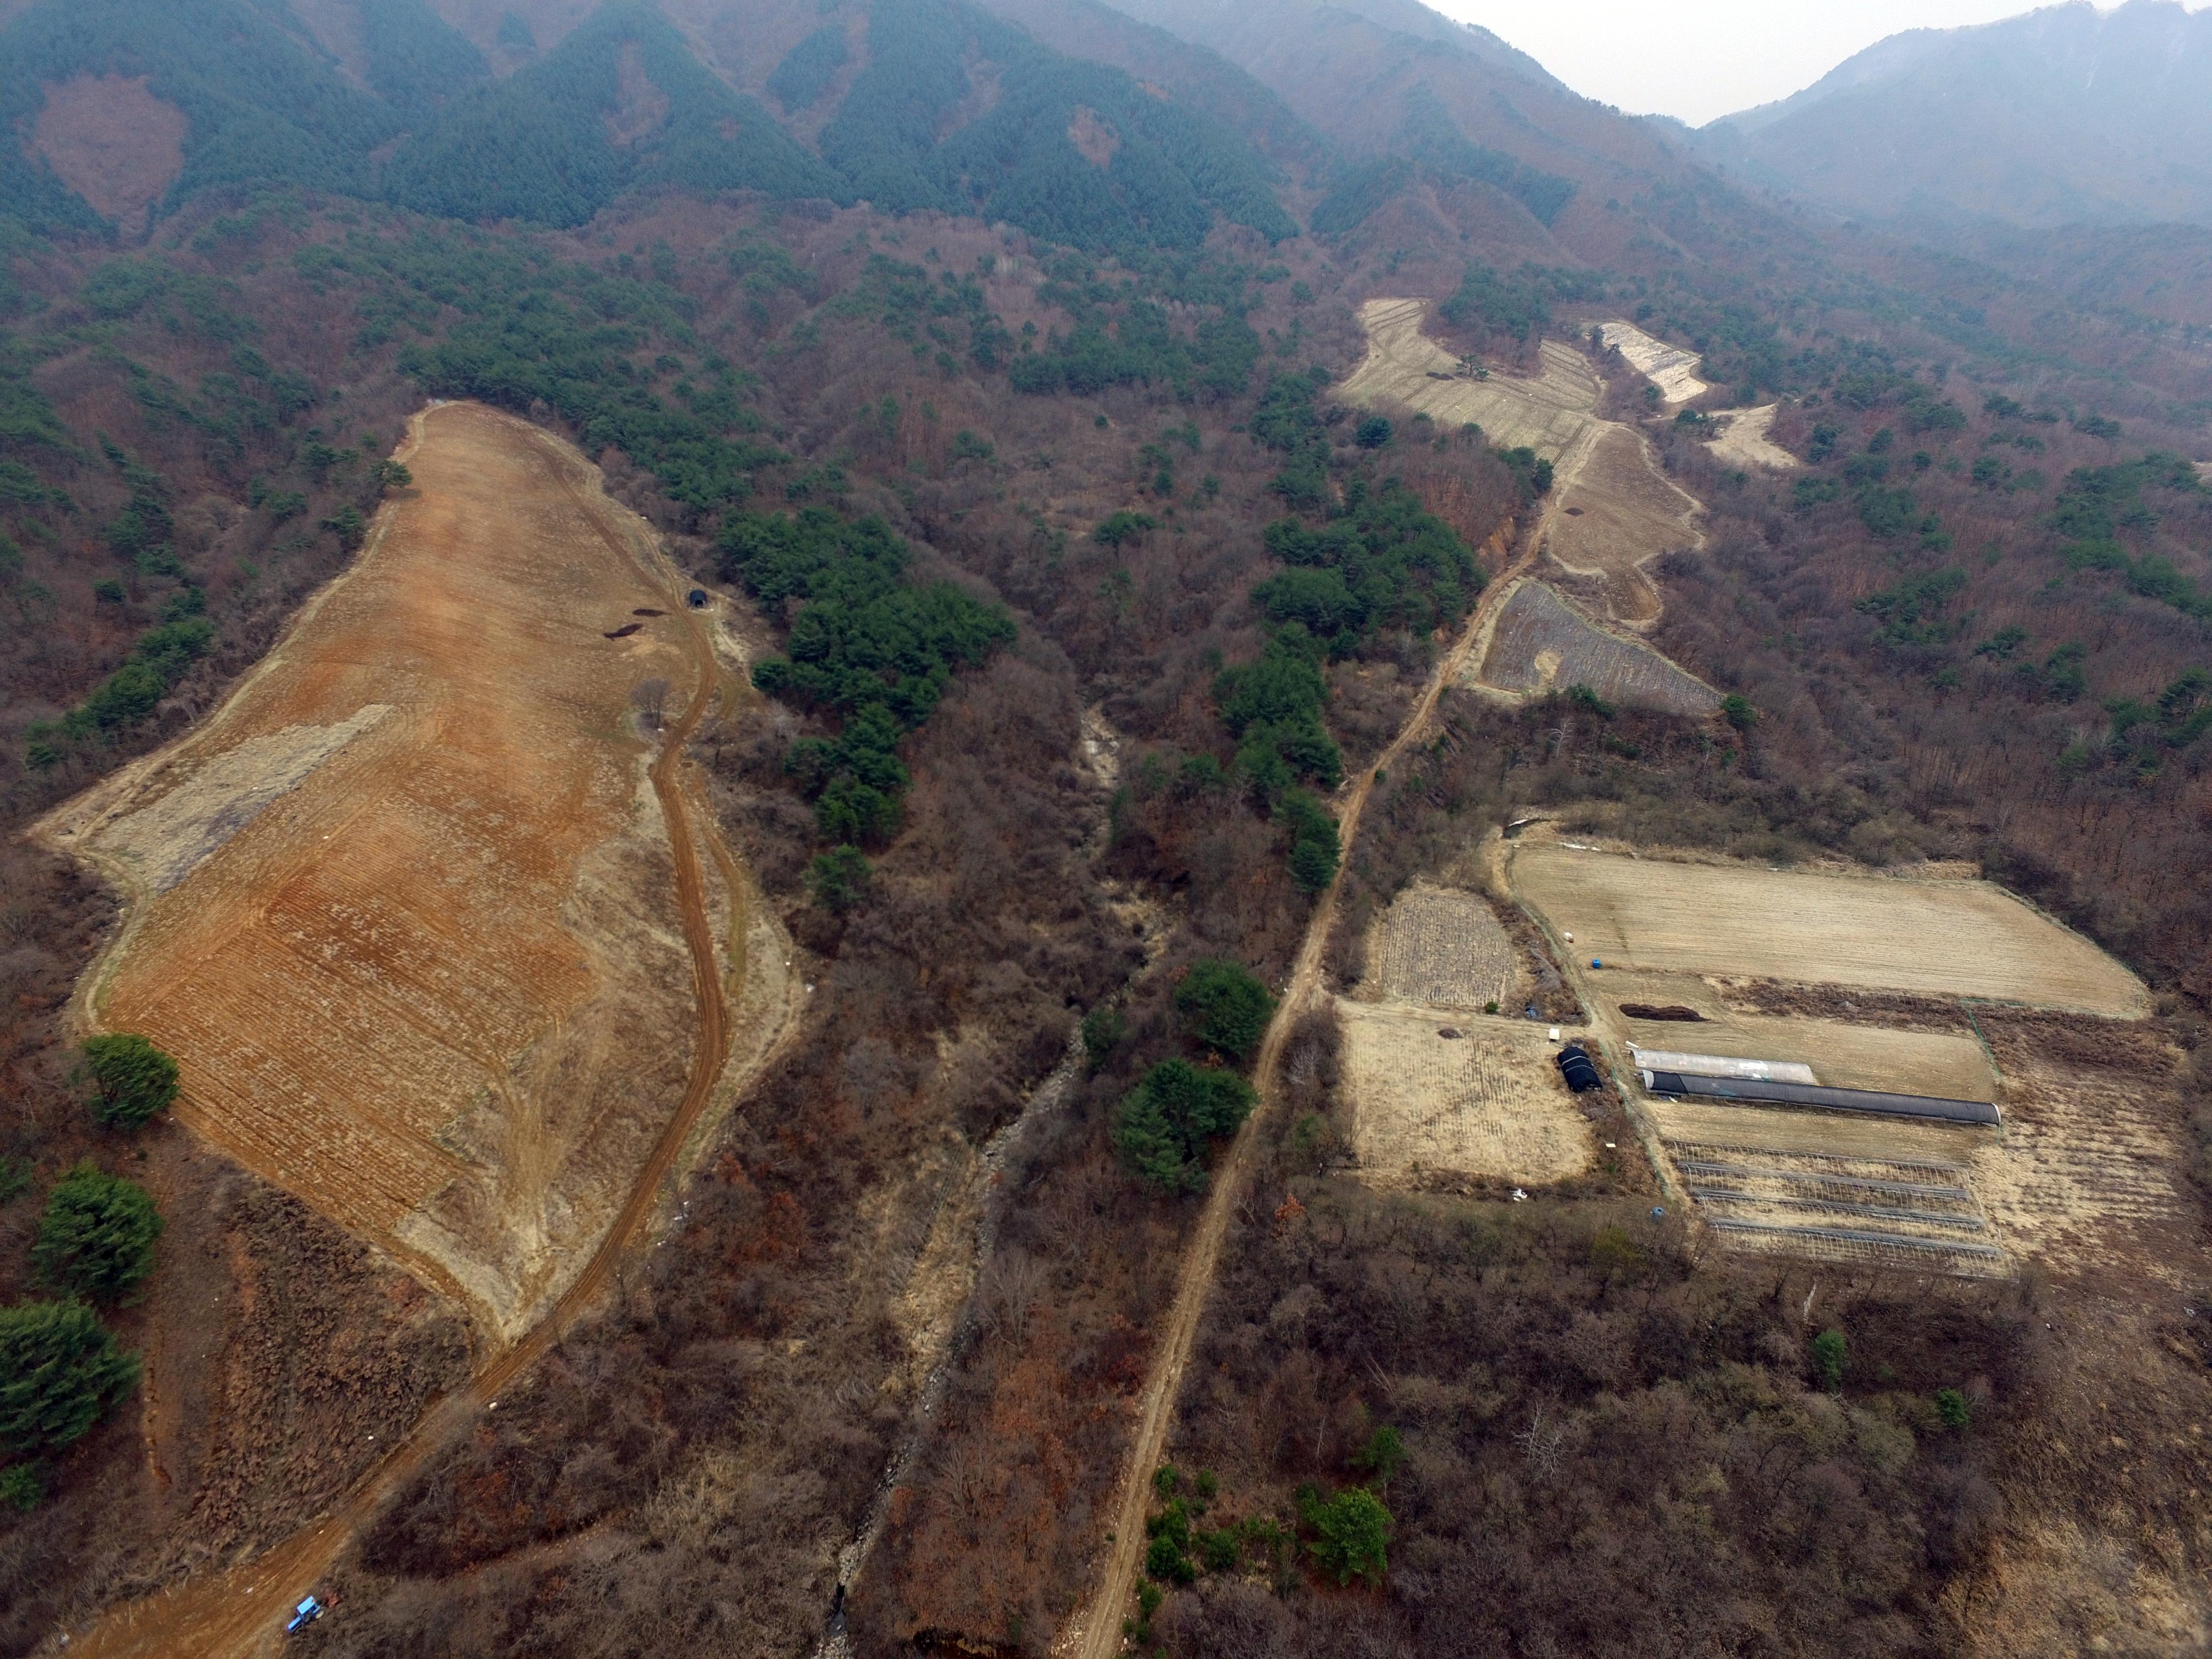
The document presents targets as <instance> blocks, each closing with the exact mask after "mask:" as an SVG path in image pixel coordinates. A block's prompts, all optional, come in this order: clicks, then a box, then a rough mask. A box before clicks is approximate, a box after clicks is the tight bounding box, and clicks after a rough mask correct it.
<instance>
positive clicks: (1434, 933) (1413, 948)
mask: <svg viewBox="0 0 2212 1659" xmlns="http://www.w3.org/2000/svg"><path fill="white" fill-rule="evenodd" d="M1367 961H1368V968H1369V971H1368V975H1367V978H1366V979H1365V980H1364V981H1362V984H1361V988H1362V989H1363V990H1368V989H1370V987H1371V989H1372V992H1373V994H1374V997H1375V998H1376V999H1378V1000H1382V999H1388V1000H1402V1001H1407V1002H1419V1003H1425V1004H1428V1005H1429V1006H1431V1007H1437V1008H1480V1007H1481V1006H1484V1005H1485V1004H1486V1003H1491V1002H1495V1003H1497V1004H1498V1006H1500V1007H1502V1008H1505V1009H1508V1010H1511V1009H1515V1008H1518V1007H1519V1006H1521V999H1522V994H1523V993H1524V992H1525V990H1526V988H1527V987H1528V964H1527V963H1526V962H1525V961H1524V959H1523V958H1522V954H1521V952H1520V951H1518V950H1517V949H1516V948H1515V946H1514V944H1513V941H1512V939H1510V938H1509V937H1507V935H1506V932H1505V929H1504V927H1503V926H1501V925H1500V924H1499V922H1498V916H1497V913H1496V912H1494V911H1493V910H1492V908H1490V902H1489V901H1488V900H1487V899H1486V898H1484V897H1483V896H1481V895H1480V894H1479V893H1469V892H1463V891H1460V890H1455V889H1451V888H1443V887H1415V888H1411V889H1409V890H1407V891H1406V892H1404V893H1401V894H1400V895H1399V896H1398V897H1397V898H1396V899H1395V900H1393V901H1392V902H1391V905H1390V908H1389V909H1388V910H1386V911H1384V912H1383V915H1380V916H1378V917H1376V920H1375V922H1374V925H1373V928H1372V931H1371V933H1370V939H1369V941H1368V945H1367Z"/></svg>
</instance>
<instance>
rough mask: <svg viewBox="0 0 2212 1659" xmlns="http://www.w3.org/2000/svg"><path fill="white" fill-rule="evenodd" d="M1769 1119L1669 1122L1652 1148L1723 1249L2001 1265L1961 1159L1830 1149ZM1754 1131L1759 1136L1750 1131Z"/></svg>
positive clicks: (1947, 1269)
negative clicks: (1760, 1122)
mask: <svg viewBox="0 0 2212 1659" xmlns="http://www.w3.org/2000/svg"><path fill="white" fill-rule="evenodd" d="M1675 1127H1676V1131H1677V1132H1676V1133H1674V1134H1670V1135H1668V1137H1667V1138H1666V1139H1665V1140H1664V1142H1663V1145H1664V1146H1665V1148H1666V1152H1667V1156H1668V1158H1669V1159H1670V1160H1671V1161H1672V1162H1673V1164H1674V1170H1675V1173H1676V1174H1677V1175H1678V1176H1680V1179H1681V1182H1682V1184H1683V1187H1684V1188H1686V1190H1687V1192H1688V1193H1689V1194H1690V1196H1691V1198H1692V1200H1694V1201H1695V1202H1696V1203H1697V1204H1698V1205H1699V1207H1700V1208H1701V1209H1702V1210H1703V1211H1704V1212H1705V1220H1706V1223H1707V1225H1710V1226H1711V1228H1712V1229H1713V1231H1714V1233H1715V1234H1716V1235H1717V1237H1718V1238H1719V1240H1720V1242H1721V1243H1722V1244H1723V1246H1724V1247H1725V1248H1728V1249H1737V1250H1753V1251H1761V1252H1779V1253H1784V1254H1788V1255H1799V1256H1805V1257H1808V1258H1810V1259H1812V1260H1814V1261H1836V1262H1842V1263H1855V1264H1863V1265H1871V1266H1885V1267H1904V1268H1907V1269H1911V1270H1914V1271H1917V1272H1922V1273H1927V1272H1936V1273H1962V1274H1967V1275H1982V1274H1990V1273H2002V1272H2003V1271H2005V1270H2006V1268H2007V1267H2008V1259H2007V1257H2006V1254H2005V1251H2004V1249H2003V1248H2002V1246H2001V1245H2000V1244H1999V1243H1997V1234H1996V1230H1995V1229H1993V1228H1992V1227H1991V1226H1990V1223H1989V1220H1988V1219H1987V1218H1986V1217H1985V1216H1984V1214H1983V1212H1982V1207H1981V1205H1980V1204H1979V1203H1978V1201H1977V1200H1976V1199H1975V1196H1974V1194H1973V1191H1972V1188H1971V1187H1970V1185H1969V1184H1968V1182H1969V1170H1968V1167H1967V1165H1966V1164H1963V1163H1960V1162H1957V1161H1955V1160H1953V1159H1950V1158H1933V1157H1925V1156H1915V1155H1913V1154H1912V1153H1911V1152H1902V1151H1899V1150H1897V1149H1895V1148H1894V1147H1892V1146H1869V1147H1866V1148H1864V1149H1856V1148H1853V1149H1847V1150H1830V1149H1827V1148H1826V1147H1822V1146H1819V1145H1817V1144H1809V1145H1808V1144H1807V1143H1808V1141H1810V1142H1814V1143H1817V1141H1818V1139H1819V1136H1818V1130H1819V1127H1820V1126H1819V1125H1817V1124H1815V1125H1814V1126H1812V1127H1813V1128H1814V1134H1813V1135H1810V1136H1807V1135H1803V1134H1797V1133H1791V1132H1790V1130H1791V1128H1802V1127H1805V1126H1802V1125H1794V1126H1790V1127H1777V1126H1747V1125H1744V1124H1742V1123H1741V1122H1735V1121H1722V1122H1719V1123H1717V1124H1714V1125H1712V1126H1711V1133H1709V1134H1706V1135H1699V1134H1698V1133H1695V1130H1694V1129H1693V1128H1692V1127H1691V1126H1688V1125H1680V1124H1678V1125H1676V1126H1675ZM1762 1128H1763V1129H1764V1133H1762Z"/></svg>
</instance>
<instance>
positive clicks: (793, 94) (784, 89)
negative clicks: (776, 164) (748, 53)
mask: <svg viewBox="0 0 2212 1659" xmlns="http://www.w3.org/2000/svg"><path fill="white" fill-rule="evenodd" d="M852 55H853V49H852V43H851V42H850V41H848V40H846V38H845V31H844V30H843V29H842V27H839V26H838V25H836V24H835V23H831V24H829V25H826V26H825V27H822V28H818V29H817V30H815V31H814V33H811V34H810V35H808V36H807V37H806V38H805V40H801V41H800V42H799V44H798V45H797V46H793V48H792V49H791V52H790V53H789V55H788V56H787V57H786V58H784V60H783V61H782V62H781V64H777V65H776V66H775V73H774V74H773V75H771V76H769V77H768V89H769V91H770V92H771V93H773V94H775V100H776V102H778V103H780V104H781V105H782V106H784V108H785V109H786V110H787V111H788V112H790V113H792V114H793V115H796V114H798V113H799V112H800V111H801V110H809V109H812V108H813V107H814V106H815V105H817V104H818V103H820V102H821V101H822V94H824V93H826V92H828V91H829V87H830V83H831V82H834V81H835V80H836V78H837V71H838V70H841V69H842V68H844V67H845V64H846V63H847V61H848V59H849V58H851V57H852Z"/></svg>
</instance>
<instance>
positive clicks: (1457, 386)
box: [1344, 300, 1598, 461]
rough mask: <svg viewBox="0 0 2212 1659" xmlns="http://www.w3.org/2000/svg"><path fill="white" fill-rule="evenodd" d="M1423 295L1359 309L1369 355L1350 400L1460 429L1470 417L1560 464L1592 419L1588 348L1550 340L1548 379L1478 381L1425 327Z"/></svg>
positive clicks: (1502, 440) (1498, 440)
mask: <svg viewBox="0 0 2212 1659" xmlns="http://www.w3.org/2000/svg"><path fill="white" fill-rule="evenodd" d="M1428 308H1429V307H1428V301H1425V300H1370V301H1368V302H1367V303H1366V304H1365V305H1364V306H1362V307H1360V308H1359V321H1360V325H1361V326H1362V327H1364V329H1365V330H1366V331H1367V358H1366V361H1365V362H1363V363H1361V364H1360V365H1359V367H1358V369H1357V370H1356V371H1354V372H1353V374H1352V378H1351V379H1350V380H1346V382H1345V383H1344V397H1345V399H1346V401H1347V402H1349V403H1354V404H1389V405H1392V406H1394V407H1399V408H1403V409H1409V410H1419V412H1421V413H1423V414H1425V415H1427V416H1429V417H1430V418H1431V419H1432V420H1434V421H1435V422H1437V424H1438V425H1439V426H1442V427H1443V428H1447V429H1454V428H1458V427H1460V426H1462V425H1463V424H1464V423H1465V422H1468V421H1473V422H1474V423H1475V424H1476V425H1478V426H1480V428H1482V431H1483V435H1484V436H1485V437H1486V438H1488V439H1489V440H1490V441H1491V442H1492V443H1494V444H1498V445H1502V446H1504V447H1507V448H1511V447H1515V446H1516V445H1521V444H1526V445H1527V446H1528V447H1530V448H1531V449H1534V451H1535V452H1536V453H1538V454H1539V455H1541V456H1543V457H1545V458H1546V459H1548V460H1553V461H1558V460H1559V459H1561V458H1562V457H1564V456H1565V454H1566V453H1567V451H1568V450H1569V449H1570V448H1571V447H1573V445H1574V444H1575V442H1576V441H1577V440H1578V439H1580V438H1582V437H1583V436H1584V435H1586V434H1587V433H1588V432H1589V429H1590V428H1591V426H1592V425H1593V424H1594V422H1593V420H1592V417H1591V415H1590V410H1593V409H1595V408H1596V407H1597V394H1598V380H1597V376H1596V374H1595V373H1593V372H1592V370H1591V368H1590V366H1589V362H1587V361H1586V360H1585V359H1584V358H1583V355H1582V353H1580V352H1579V351H1577V350H1576V349H1574V348H1573V347H1572V346H1568V345H1562V344H1560V343H1558V342H1557V341H1551V340H1547V341H1546V342H1545V343H1544V344H1543V346H1542V348H1541V349H1542V354H1543V360H1544V374H1543V378H1542V379H1541V380H1515V379H1514V378H1512V377H1511V376H1510V375H1505V374H1492V375H1491V376H1489V378H1487V379H1486V380H1476V379H1474V377H1473V376H1472V375H1469V374H1467V373H1465V372H1464V371H1463V370H1462V369H1461V368H1460V366H1459V362H1458V360H1457V359H1456V358H1455V357H1454V356H1452V355H1451V354H1450V353H1449V352H1448V351H1446V350H1445V349H1443V347H1442V346H1440V345H1438V344H1437V343H1436V342H1435V341H1434V340H1431V338H1429V337H1428V336H1427V335H1425V334H1424V333H1423V332H1422V331H1421V323H1422V320H1423V319H1425V317H1426V316H1427V315H1428Z"/></svg>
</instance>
